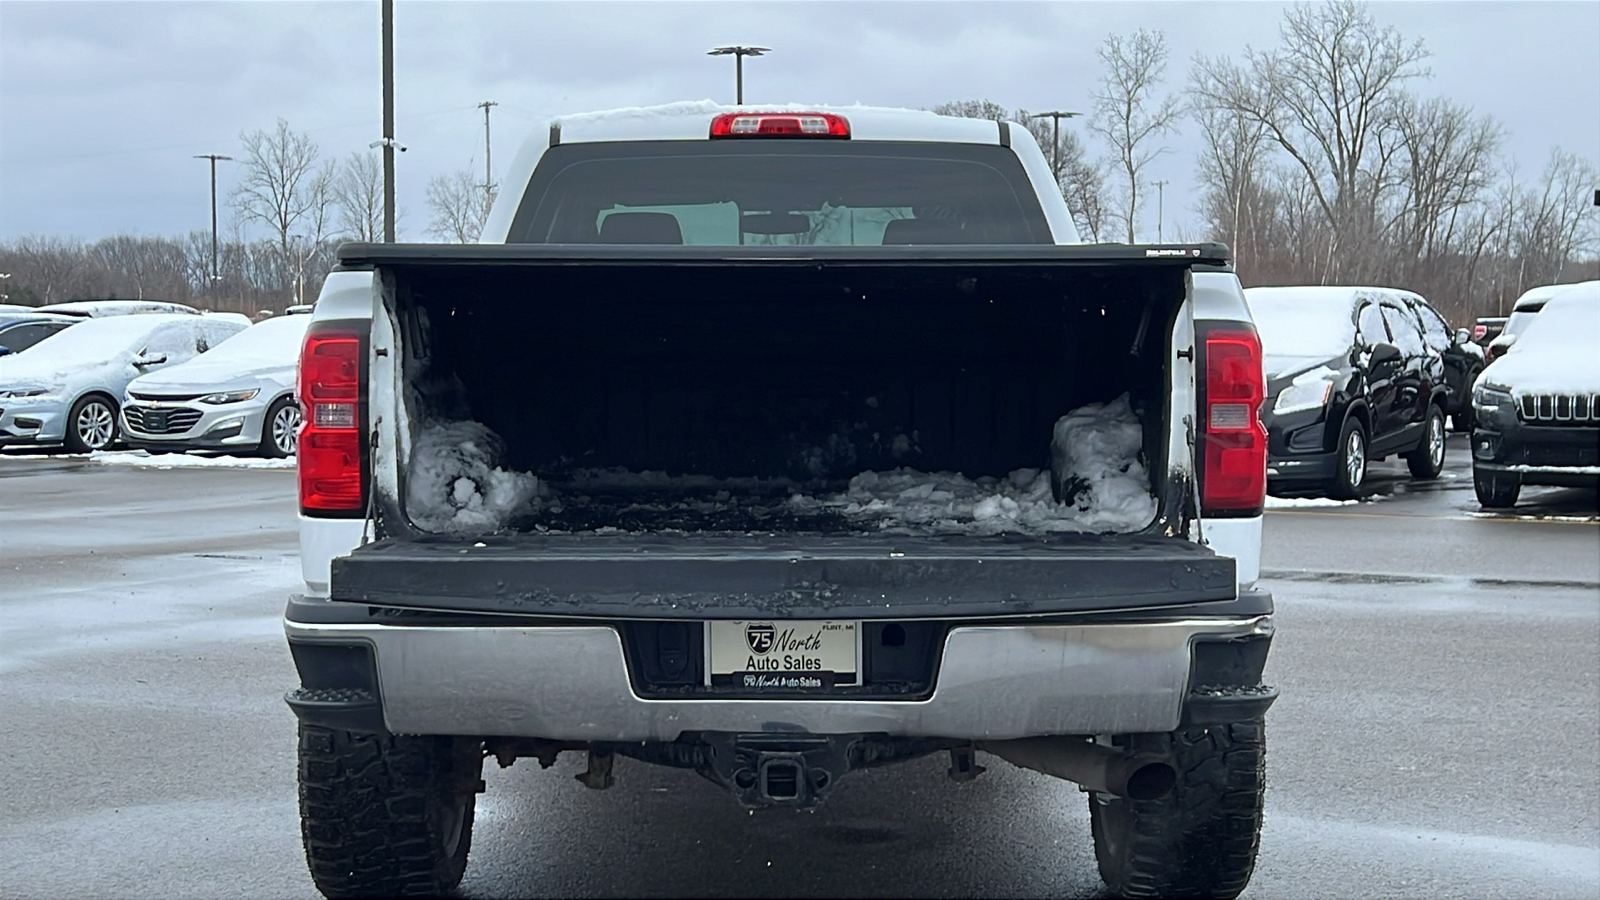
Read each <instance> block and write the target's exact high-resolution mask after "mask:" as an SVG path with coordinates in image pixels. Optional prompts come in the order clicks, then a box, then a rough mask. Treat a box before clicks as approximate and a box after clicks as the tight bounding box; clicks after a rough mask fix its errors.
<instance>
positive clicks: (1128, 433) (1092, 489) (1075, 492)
mask: <svg viewBox="0 0 1600 900" xmlns="http://www.w3.org/2000/svg"><path fill="white" fill-rule="evenodd" d="M1143 446H1144V440H1143V430H1142V429H1141V427H1140V425H1139V419H1138V416H1137V415H1135V414H1134V412H1133V409H1132V408H1131V407H1130V406H1129V404H1128V397H1127V395H1126V394H1124V395H1122V396H1121V397H1118V398H1117V399H1116V400H1113V401H1111V402H1110V403H1093V404H1090V405H1088V406H1084V407H1080V408H1078V409H1075V410H1073V411H1072V412H1070V413H1068V414H1067V415H1065V416H1062V417H1061V419H1059V420H1058V421H1057V422H1056V424H1055V433H1054V439H1053V440H1052V441H1051V457H1052V461H1053V462H1054V467H1053V468H1054V470H1053V472H1052V471H1043V470H1040V469H1017V470H1016V471H1013V472H1011V473H1010V474H1009V475H1007V476H1006V477H1005V478H993V477H983V478H978V479H976V480H973V479H970V478H967V477H966V476H964V475H961V474H958V473H954V472H935V473H925V472H918V471H916V470H914V469H906V468H900V469H895V470H893V471H890V472H863V473H861V474H860V475H857V476H856V477H855V478H852V479H851V480H850V485H849V489H848V490H846V491H845V492H844V493H842V494H835V495H832V496H825V497H821V498H811V497H805V496H802V495H796V496H794V497H791V498H790V500H789V504H790V506H791V507H793V508H796V509H799V510H807V511H809V510H812V509H822V510H832V511H835V512H838V513H841V514H842V515H844V516H845V517H846V518H847V519H853V520H857V521H867V522H873V523H875V524H876V525H877V527H879V528H882V529H904V528H916V529H932V530H935V531H940V532H958V533H963V534H999V533H1002V532H1024V533H1026V532H1035V533H1038V532H1096V533H1103V532H1129V531H1137V530H1139V529H1141V528H1143V527H1144V526H1146V525H1148V524H1149V523H1150V520H1151V519H1153V518H1155V514H1156V501H1155V497H1153V496H1152V495H1151V493H1150V476H1149V473H1148V472H1147V471H1146V470H1145V467H1144V464H1143V463H1141V462H1140V461H1139V455H1140V451H1141V449H1142V448H1143ZM1052 481H1054V484H1052ZM1057 495H1059V496H1060V500H1059V501H1058V500H1057V499H1056V498H1057Z"/></svg>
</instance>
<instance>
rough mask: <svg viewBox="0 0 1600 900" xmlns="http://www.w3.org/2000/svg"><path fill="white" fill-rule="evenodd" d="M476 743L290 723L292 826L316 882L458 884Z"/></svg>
mask: <svg viewBox="0 0 1600 900" xmlns="http://www.w3.org/2000/svg"><path fill="white" fill-rule="evenodd" d="M482 746H483V745H482V743H481V742H480V741H473V740H467V739H462V738H449V737H416V736H391V735H377V734H358V733H354V732H349V731H338V730H333V729H328V728H318V727H315V726H308V725H302V726H300V764H299V770H300V833H301V837H302V839H303V841H304V843H305V850H306V864H307V865H308V866H309V867H310V869H311V880H312V881H313V882H315V883H316V886H317V890H319V891H321V892H322V894H323V896H326V897H400V896H430V897H432V896H438V895H440V894H443V893H445V892H447V891H450V890H451V889H453V888H454V887H455V886H456V885H458V884H460V883H461V876H462V874H463V873H464V872H465V871H466V867H467V853H468V851H469V850H470V849H471V846H472V818H473V813H474V811H475V808H476V804H477V790H478V778H479V776H480V775H481V774H482V771H483V750H482Z"/></svg>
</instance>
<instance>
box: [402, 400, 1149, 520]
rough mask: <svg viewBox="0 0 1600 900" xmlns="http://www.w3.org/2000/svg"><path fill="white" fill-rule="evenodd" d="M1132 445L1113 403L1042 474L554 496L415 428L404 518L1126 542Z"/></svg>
mask: <svg viewBox="0 0 1600 900" xmlns="http://www.w3.org/2000/svg"><path fill="white" fill-rule="evenodd" d="M1142 446H1143V429H1142V428H1141V426H1140V424H1139V419H1138V416H1137V415H1136V414H1135V413H1134V411H1133V409H1132V408H1131V407H1130V405H1129V403H1128V398H1127V396H1126V395H1123V396H1122V397H1119V398H1117V399H1116V400H1113V401H1112V402H1110V403H1104V404H1099V403H1097V404H1090V405H1088V406H1084V407H1081V408H1079V409H1076V410H1073V411H1072V412H1071V413H1068V414H1067V415H1065V416H1063V417H1061V419H1059V420H1058V421H1057V422H1056V424H1055V428H1054V434H1053V436H1052V441H1051V459H1052V467H1051V468H1050V469H1031V468H1023V469H1017V470H1015V471H1013V472H1011V473H1009V474H1008V475H1006V476H1005V477H1003V478H995V477H981V478H977V479H972V478H968V477H967V476H965V475H962V474H959V473H955V472H920V471H917V470H914V469H909V468H898V469H894V470H891V471H887V472H871V471H869V472H862V473H860V474H858V475H856V476H855V477H854V478H852V479H850V481H849V483H848V485H847V486H846V487H845V489H844V490H842V491H839V490H831V491H830V490H827V489H820V490H819V489H818V488H817V486H815V485H806V484H803V483H801V482H798V481H794V480H792V479H787V478H729V479H719V478H714V477H709V476H699V475H690V476H669V475H667V474H665V473H661V472H630V471H627V470H622V469H603V470H595V469H590V470H581V471H578V472H574V473H571V475H570V476H569V477H567V478H564V479H563V480H562V481H561V482H560V484H559V485H557V484H554V483H552V482H547V481H542V480H541V479H539V478H537V477H536V476H534V475H532V474H529V473H525V472H514V471H509V470H507V469H504V468H502V467H500V466H499V458H500V456H501V453H502V446H501V443H500V440H499V439H498V438H497V437H496V436H495V435H494V433H493V432H491V431H490V430H489V429H488V428H486V427H484V426H483V425H481V424H479V423H476V422H444V423H440V422H435V423H431V424H428V425H426V426H424V427H423V428H422V429H421V432H420V434H419V436H418V439H417V441H416V444H415V445H414V447H413V450H412V455H411V468H410V473H409V478H408V480H407V495H406V511H407V514H408V515H409V517H410V518H411V521H412V522H413V523H414V524H415V525H416V526H417V527H419V528H421V529H423V530H424V531H430V532H438V533H454V534H474V533H480V534H481V533H485V532H490V531H497V530H501V529H505V528H517V529H522V530H537V531H552V532H595V533H616V532H624V531H646V530H648V531H708V530H710V531H722V532H727V531H785V532H809V531H824V532H840V531H856V532H879V533H900V534H904V533H917V534H928V533H932V534H967V535H994V534H1003V533H1021V534H1048V533H1061V532H1081V533H1128V532H1133V531H1138V530H1140V529H1142V528H1144V527H1145V526H1146V525H1148V524H1149V523H1150V521H1151V520H1152V519H1154V518H1155V514H1156V500H1155V497H1154V496H1153V495H1152V494H1151V491H1150V478H1149V473H1148V472H1147V471H1146V468H1145V465H1144V463H1143V462H1142V461H1141V459H1140V456H1141V452H1140V451H1141V449H1142ZM1052 479H1056V481H1057V483H1056V484H1054V485H1053V484H1052ZM1058 494H1059V495H1060V497H1061V498H1062V499H1061V500H1060V501H1057V499H1056V497H1057V495H1058Z"/></svg>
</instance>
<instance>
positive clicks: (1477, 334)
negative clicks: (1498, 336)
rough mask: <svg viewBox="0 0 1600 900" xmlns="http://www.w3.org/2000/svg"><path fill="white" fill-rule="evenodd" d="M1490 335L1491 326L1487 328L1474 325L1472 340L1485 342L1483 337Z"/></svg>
mask: <svg viewBox="0 0 1600 900" xmlns="http://www.w3.org/2000/svg"><path fill="white" fill-rule="evenodd" d="M1488 333H1489V326H1487V325H1474V326H1472V339H1473V340H1475V341H1480V340H1483V336H1484V335H1486V334H1488Z"/></svg>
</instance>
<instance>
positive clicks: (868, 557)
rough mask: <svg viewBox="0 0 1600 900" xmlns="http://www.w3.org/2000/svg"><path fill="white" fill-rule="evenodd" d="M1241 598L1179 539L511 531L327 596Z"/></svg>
mask: <svg viewBox="0 0 1600 900" xmlns="http://www.w3.org/2000/svg"><path fill="white" fill-rule="evenodd" d="M1234 596H1235V573H1234V561H1233V560H1232V559H1231V558H1228V557H1221V556H1217V555H1216V554H1214V553H1213V552H1211V551H1210V550H1209V549H1207V548H1205V547H1203V546H1200V545H1198V544H1194V543H1191V542H1189V541H1186V540H1182V539H1178V538H1164V537H1145V536H1141V537H1125V536H1124V537H1099V536H1086V535H1061V536H1049V537H1025V538H1024V537H1010V536H1006V537H950V538H940V537H893V538H887V539H886V538H885V537H883V536H875V537H856V536H836V537H835V536H828V537H819V536H805V535H781V536H778V535H774V536H766V535H712V534H705V535H700V534H693V535H649V536H642V535H538V534H528V535H514V536H501V537H489V538H485V539H483V540H481V541H475V542H463V541H461V540H446V539H438V540H428V539H424V540H410V541H401V540H381V541H377V542H375V543H372V544H368V545H367V546H364V547H361V548H358V549H357V550H355V551H354V552H353V553H352V554H351V555H350V556H348V557H343V558H339V559H336V560H334V562H333V585H332V599H334V600H344V601H352V602H358V603H367V604H372V605H375V606H389V607H409V608H420V609H434V610H452V611H470V612H485V613H515V614H521V615H534V616H551V617H572V618H587V619H594V618H621V619H747V618H773V617H779V618H783V617H787V618H832V619H929V618H967V619H971V618H988V617H1003V616H1015V615H1048V614H1056V613H1081V612H1094V611H1100V610H1119V609H1139V608H1149V607H1158V606H1169V605H1177V604H1185V603H1199V602H1206V601H1226V600H1232V599H1233V598H1234Z"/></svg>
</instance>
